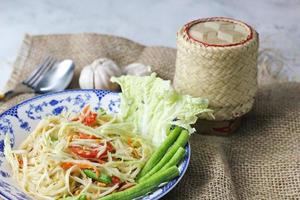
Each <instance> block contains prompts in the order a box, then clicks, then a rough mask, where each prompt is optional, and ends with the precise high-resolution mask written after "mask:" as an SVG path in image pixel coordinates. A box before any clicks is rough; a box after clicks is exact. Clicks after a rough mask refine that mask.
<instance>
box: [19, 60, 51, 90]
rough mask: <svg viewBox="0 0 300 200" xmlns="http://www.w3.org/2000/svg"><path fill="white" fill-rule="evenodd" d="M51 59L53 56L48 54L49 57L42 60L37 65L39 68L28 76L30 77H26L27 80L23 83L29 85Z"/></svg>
mask: <svg viewBox="0 0 300 200" xmlns="http://www.w3.org/2000/svg"><path fill="white" fill-rule="evenodd" d="M50 60H51V56H47V57H46V58H45V59H44V60H43V62H41V63H40V64H39V65H38V66H37V68H36V69H35V70H34V71H33V72H32V73H31V74H30V75H29V76H28V78H27V79H25V80H24V81H23V83H24V84H26V85H28V83H29V82H30V81H31V80H32V79H33V78H35V77H36V75H37V74H38V73H39V72H40V71H41V70H42V69H43V67H44V64H45V63H47V62H49V61H50Z"/></svg>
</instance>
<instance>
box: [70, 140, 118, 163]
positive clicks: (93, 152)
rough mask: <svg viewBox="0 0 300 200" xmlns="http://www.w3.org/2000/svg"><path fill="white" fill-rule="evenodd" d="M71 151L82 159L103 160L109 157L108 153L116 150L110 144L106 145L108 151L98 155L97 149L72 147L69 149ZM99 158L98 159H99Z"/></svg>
mask: <svg viewBox="0 0 300 200" xmlns="http://www.w3.org/2000/svg"><path fill="white" fill-rule="evenodd" d="M69 149H70V151H71V152H72V153H74V154H76V155H78V156H80V157H82V158H86V159H100V160H101V159H102V158H105V157H106V156H107V152H114V151H115V149H114V147H113V146H112V144H111V143H110V142H107V143H106V150H105V151H104V152H103V153H102V154H101V155H98V153H99V151H98V149H97V148H83V147H81V146H71V147H69ZM97 156H98V157H97Z"/></svg>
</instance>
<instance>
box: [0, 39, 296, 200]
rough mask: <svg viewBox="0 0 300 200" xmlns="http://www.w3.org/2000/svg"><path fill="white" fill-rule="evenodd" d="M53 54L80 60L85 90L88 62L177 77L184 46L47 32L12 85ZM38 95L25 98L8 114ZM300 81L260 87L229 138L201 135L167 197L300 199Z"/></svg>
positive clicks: (30, 44)
mask: <svg viewBox="0 0 300 200" xmlns="http://www.w3.org/2000/svg"><path fill="white" fill-rule="evenodd" d="M46 55H53V56H55V57H57V58H61V59H63V58H70V59H73V60H74V61H75V63H76V71H75V77H74V79H73V81H72V84H71V86H70V88H77V87H78V76H79V73H80V70H81V68H82V67H83V66H85V65H87V64H89V63H91V62H92V61H93V60H95V59H96V58H99V57H108V58H111V59H113V60H115V61H116V62H117V63H118V64H119V65H120V66H124V65H126V64H129V63H132V62H142V63H144V64H147V65H151V66H152V69H153V70H154V71H156V72H157V73H158V75H159V76H161V77H162V78H165V79H172V78H173V76H174V66H175V57H176V50H175V49H172V48H165V47H146V46H143V45H141V44H138V43H135V42H132V41H130V40H127V39H124V38H120V37H115V36H108V35H99V34H75V35H40V36H29V35H27V36H26V37H25V39H24V42H23V46H22V48H21V50H20V52H19V55H18V58H17V60H16V62H15V64H14V66H13V68H14V69H13V74H12V77H11V79H10V80H9V82H8V85H7V89H9V88H13V87H14V85H15V84H16V83H17V81H19V80H22V79H24V78H25V77H26V76H27V75H28V74H29V73H30V72H31V71H32V69H33V68H34V66H36V65H37V64H38V63H39V62H40V61H41V60H42V59H43V58H44V57H45V56H46ZM31 96H33V95H32V94H24V95H20V96H18V97H16V98H14V99H12V100H11V101H9V102H7V103H5V104H2V105H0V111H3V110H5V109H7V108H8V107H10V106H12V105H14V104H16V103H18V102H20V101H21V100H24V99H27V98H29V97H31ZM299 113H300V84H298V83H281V84H276V83H275V84H270V85H265V86H260V88H259V92H258V94H257V97H256V102H255V104H254V108H253V110H252V111H251V112H250V113H249V114H248V115H247V116H246V117H245V118H244V119H243V121H242V125H241V127H240V129H239V130H238V131H237V132H236V133H235V134H233V135H231V136H229V137H216V136H207V135H199V134H194V135H193V136H192V139H191V147H192V156H191V162H190V166H189V168H188V170H187V173H186V175H185V176H184V178H183V179H182V181H181V182H180V183H179V184H178V186H176V187H175V188H174V189H173V190H172V191H171V192H170V193H169V194H168V195H167V196H166V197H164V198H165V199H172V200H173V199H178V200H179V199H180V200H182V199H191V200H192V199H299V198H300V145H299V144H300V115H299Z"/></svg>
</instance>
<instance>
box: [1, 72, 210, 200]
mask: <svg viewBox="0 0 300 200" xmlns="http://www.w3.org/2000/svg"><path fill="white" fill-rule="evenodd" d="M112 81H113V82H117V83H118V84H119V85H120V86H121V89H122V93H120V98H121V105H120V111H119V112H118V113H116V114H108V113H107V112H106V111H105V110H104V109H102V108H101V109H99V110H93V109H91V107H90V106H88V105H87V106H85V107H84V108H83V109H82V111H81V112H80V113H78V114H76V115H75V116H74V115H71V116H70V115H69V114H67V113H64V114H61V115H59V116H48V117H46V118H44V119H42V120H41V121H40V122H39V124H38V125H37V127H36V128H35V130H34V131H33V132H32V133H30V135H29V136H28V137H27V138H26V139H25V140H24V141H23V143H22V144H21V145H20V146H19V147H18V148H17V149H11V145H10V139H9V137H8V136H7V137H6V140H5V147H4V153H5V157H6V159H7V161H8V163H9V164H10V166H11V168H12V172H13V178H14V179H15V180H16V181H17V183H18V184H19V186H20V187H21V188H22V189H23V191H25V192H26V193H27V194H28V195H29V196H31V197H32V198H34V199H43V200H44V199H45V200H48V199H49V200H52V199H66V200H67V199H68V200H93V199H103V200H110V199H134V198H137V197H141V196H143V195H145V194H147V193H149V192H151V191H153V190H154V189H155V188H157V187H159V186H160V185H161V184H162V183H166V182H168V181H170V180H172V179H173V178H175V177H176V176H178V175H179V170H178V167H177V166H178V164H180V161H181V160H182V158H183V157H184V155H185V148H184V147H185V145H186V144H187V142H188V139H189V137H190V134H191V133H193V132H194V131H195V130H194V129H193V128H192V127H191V124H194V123H195V122H196V119H197V116H198V115H199V114H209V115H211V110H209V109H207V106H208V101H207V100H205V99H201V98H193V97H191V96H188V95H180V94H178V93H177V92H176V91H175V90H174V89H173V88H172V86H171V84H170V82H169V81H165V80H162V79H160V78H157V77H156V75H155V74H152V75H151V76H146V77H137V76H122V77H119V78H115V77H113V78H112Z"/></svg>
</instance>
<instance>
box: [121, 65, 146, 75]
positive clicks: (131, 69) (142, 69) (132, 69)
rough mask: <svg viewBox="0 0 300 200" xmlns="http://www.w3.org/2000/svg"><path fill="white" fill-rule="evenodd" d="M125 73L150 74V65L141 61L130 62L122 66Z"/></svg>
mask: <svg viewBox="0 0 300 200" xmlns="http://www.w3.org/2000/svg"><path fill="white" fill-rule="evenodd" d="M123 73H124V74H126V75H135V76H148V75H150V74H151V67H150V66H147V65H144V64H142V63H132V64H130V65H127V66H126V67H124V68H123Z"/></svg>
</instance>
